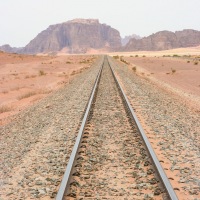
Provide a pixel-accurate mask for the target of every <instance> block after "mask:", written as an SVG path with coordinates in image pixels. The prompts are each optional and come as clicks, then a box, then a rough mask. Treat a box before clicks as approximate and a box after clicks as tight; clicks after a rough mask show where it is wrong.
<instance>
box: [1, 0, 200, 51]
mask: <svg viewBox="0 0 200 200" xmlns="http://www.w3.org/2000/svg"><path fill="white" fill-rule="evenodd" d="M74 18H96V19H99V20H100V23H106V24H108V25H110V26H112V27H113V28H116V29H117V30H119V31H120V33H121V36H125V35H130V34H133V33H135V34H138V35H141V36H148V35H150V34H152V33H155V32H157V31H161V30H170V31H175V30H182V29H188V28H191V29H196V30H200V0H123V1H122V0H98V1H97V0H0V45H3V44H10V45H11V46H16V47H20V46H25V45H26V44H27V43H28V42H29V41H30V40H31V39H33V38H34V37H35V36H36V35H37V34H38V33H39V32H41V31H42V30H44V29H46V28H47V27H48V26H49V25H51V24H57V23H62V22H65V21H68V20H71V19H74Z"/></svg>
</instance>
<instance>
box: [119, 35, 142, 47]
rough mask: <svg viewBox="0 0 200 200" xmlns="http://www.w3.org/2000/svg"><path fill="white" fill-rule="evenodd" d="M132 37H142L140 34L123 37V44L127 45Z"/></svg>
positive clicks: (137, 38)
mask: <svg viewBox="0 0 200 200" xmlns="http://www.w3.org/2000/svg"><path fill="white" fill-rule="evenodd" d="M132 38H134V39H136V40H139V39H141V37H140V36H139V35H136V34H132V35H129V36H125V37H124V38H122V39H121V43H122V46H125V45H126V44H127V43H128V42H129V41H130V39H132Z"/></svg>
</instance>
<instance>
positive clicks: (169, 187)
mask: <svg viewBox="0 0 200 200" xmlns="http://www.w3.org/2000/svg"><path fill="white" fill-rule="evenodd" d="M107 59H108V58H107ZM108 64H109V66H110V69H111V71H112V74H113V77H114V79H115V81H116V83H117V85H118V87H119V89H120V92H121V93H122V96H123V98H124V101H125V103H126V105H127V108H128V110H129V111H130V115H131V117H132V118H133V120H134V121H135V123H136V125H137V129H138V131H139V132H140V134H141V136H142V139H143V141H144V143H145V145H146V148H147V150H148V152H149V154H150V156H151V159H152V161H153V163H154V165H155V167H156V170H157V172H158V174H159V176H160V179H161V180H162V183H163V185H164V187H165V189H166V191H167V193H168V195H169V197H170V199H171V200H178V197H177V196H176V193H175V191H174V189H173V188H172V185H171V183H170V181H169V179H168V178H167V176H166V174H165V172H164V170H163V168H162V166H161V164H160V162H159V160H158V158H157V156H156V154H155V152H154V150H153V148H152V146H151V144H150V142H149V140H148V138H147V136H146V134H145V132H144V130H143V128H142V126H141V124H140V122H139V120H138V118H137V116H136V114H135V112H134V111H133V108H132V106H131V104H130V102H129V100H128V98H127V96H126V94H125V92H124V90H123V89H122V87H121V85H120V83H119V81H118V80H117V78H116V75H115V72H114V70H113V68H112V66H111V65H110V62H109V60H108Z"/></svg>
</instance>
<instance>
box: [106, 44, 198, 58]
mask: <svg viewBox="0 0 200 200" xmlns="http://www.w3.org/2000/svg"><path fill="white" fill-rule="evenodd" d="M108 54H109V55H110V56H114V55H123V56H131V55H133V56H135V55H139V56H143V55H146V56H148V57H149V56H153V57H154V56H163V55H174V54H178V55H200V46H197V47H188V48H178V49H170V50H164V51H134V52H112V53H108Z"/></svg>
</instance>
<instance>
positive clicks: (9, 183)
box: [0, 57, 103, 200]
mask: <svg viewBox="0 0 200 200" xmlns="http://www.w3.org/2000/svg"><path fill="white" fill-rule="evenodd" d="M102 61H103V60H102V57H100V58H99V59H98V60H97V61H96V62H95V63H94V64H93V66H92V67H90V68H88V69H87V70H85V71H84V72H82V73H80V74H78V75H76V77H75V78H74V79H73V80H72V81H71V82H70V84H68V85H66V86H65V87H63V88H62V89H60V90H58V91H57V92H55V93H53V94H51V95H50V96H48V97H47V98H45V99H43V100H41V101H40V102H39V103H37V104H35V105H33V106H31V107H30V108H28V109H26V110H25V111H23V112H21V113H20V114H19V115H17V116H16V117H15V118H13V121H12V122H11V123H9V124H7V125H5V126H2V127H1V128H0V156H1V159H0V172H1V173H0V199H13V200H14V199H15V200H16V199H38V198H40V199H51V198H54V197H55V195H56V193H57V190H58V186H59V184H60V181H61V179H62V175H63V173H64V171H65V168H66V165H67V162H68V159H69V156H70V153H71V149H72V147H73V144H74V141H75V139H76V134H77V128H78V125H79V123H80V120H81V118H82V115H83V111H84V109H85V106H86V104H87V101H88V98H89V95H90V92H91V89H92V87H93V84H94V81H95V79H96V76H97V73H98V71H99V67H100V65H101V63H102Z"/></svg>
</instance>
